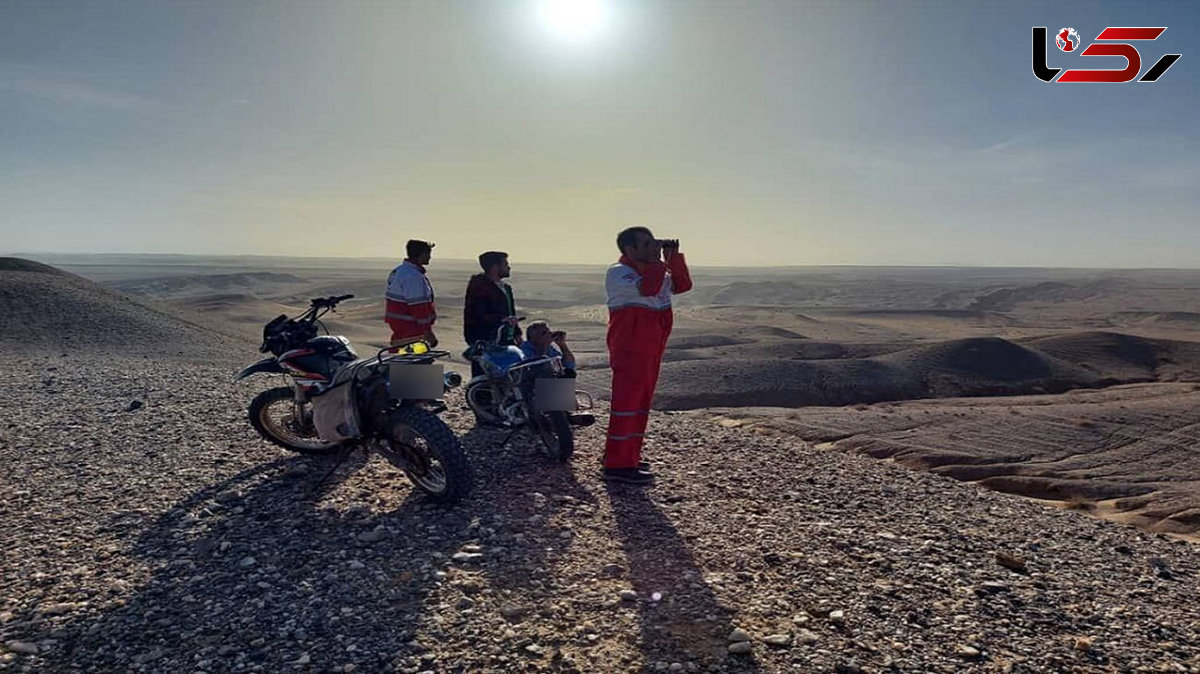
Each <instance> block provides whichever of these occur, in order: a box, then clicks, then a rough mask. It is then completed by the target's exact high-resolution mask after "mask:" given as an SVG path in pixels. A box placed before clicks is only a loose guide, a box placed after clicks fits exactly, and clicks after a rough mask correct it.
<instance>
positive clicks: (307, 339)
mask: <svg viewBox="0 0 1200 674" xmlns="http://www.w3.org/2000/svg"><path fill="white" fill-rule="evenodd" d="M352 297H353V295H341V296H337V297H324V298H316V299H313V300H312V301H311V303H310V306H309V308H308V310H307V311H305V312H304V313H303V314H301V315H299V316H297V317H295V318H288V317H287V316H286V315H281V316H278V317H277V318H275V319H274V320H272V321H271V322H269V323H267V324H266V326H264V327H263V341H262V345H261V346H260V347H259V351H260V352H262V353H270V354H271V355H270V356H268V357H267V358H264V359H262V360H260V361H258V362H257V363H254V364H253V365H250V366H248V367H246V368H245V369H243V370H242V371H241V372H239V373H238V374H237V375H236V376H235V377H234V381H240V380H242V379H245V378H247V377H250V376H252V375H255V374H260V373H263V374H282V375H285V376H286V377H288V378H290V383H289V384H288V385H287V386H280V387H276V388H271V389H268V390H266V391H263V392H262V393H259V394H258V395H257V396H255V398H254V400H253V401H252V402H251V403H250V409H249V418H250V425H251V426H252V427H253V428H254V430H255V431H257V432H258V434H259V435H261V436H262V437H263V438H264V439H266V440H268V441H270V442H272V443H274V444H276V445H279V446H280V447H283V448H284V449H287V450H291V451H294V452H299V453H301V454H309V455H330V454H336V453H341V452H347V453H348V451H349V450H351V449H353V448H356V447H366V448H367V449H368V450H373V451H375V452H376V453H378V454H380V455H381V456H383V458H385V459H386V460H387V461H388V462H390V463H391V464H392V465H394V466H396V467H397V468H399V469H400V470H401V471H403V472H404V474H405V476H406V477H407V478H408V479H409V481H410V482H412V483H413V484H414V485H416V487H417V488H418V489H420V490H421V491H422V492H424V493H425V494H426V495H427V496H428V497H429V498H431V499H432V500H433V501H436V502H439V503H445V504H451V503H454V502H457V501H459V500H460V499H462V498H463V497H464V496H466V494H467V493H468V492H469V491H470V489H471V483H472V475H471V468H470V464H469V463H468V461H467V456H466V454H465V452H464V451H463V448H462V444H461V443H460V442H459V440H458V438H457V437H456V436H455V435H454V432H453V431H451V430H450V427H449V426H447V425H446V424H445V422H443V421H442V420H441V419H440V418H439V417H438V416H437V415H438V414H439V413H440V412H442V411H444V410H445V409H446V406H445V404H444V403H443V402H442V401H441V400H440V398H441V396H442V395H443V394H444V393H445V392H447V391H449V390H450V389H451V388H453V387H455V386H458V385H459V384H461V383H462V377H461V376H460V375H459V374H458V373H457V372H446V373H444V374H442V368H441V366H440V365H436V364H435V361H436V360H437V359H439V358H445V357H447V356H449V355H450V354H449V353H448V352H446V351H432V350H429V348H428V345H426V344H425V343H424V342H417V343H416V344H412V345H409V346H406V347H400V348H399V349H398V350H397V349H396V348H392V347H389V348H384V349H380V350H379V352H378V353H376V354H375V356H374V357H372V358H362V359H360V358H359V357H358V354H357V353H355V351H354V349H353V347H351V345H350V340H349V339H347V338H345V337H342V336H335V335H329V334H328V330H327V329H325V326H324V324H322V323H321V321H320V319H321V317H322V316H324V315H325V314H326V313H328V312H330V311H333V310H334V309H335V307H337V305H338V303H340V302H343V301H345V300H348V299H350V298H352ZM318 328H320V329H323V330H324V332H325V333H326V334H324V335H320V334H318V332H319V331H318ZM432 377H436V381H434V380H432V379H431V378H432ZM342 455H343V456H345V454H342Z"/></svg>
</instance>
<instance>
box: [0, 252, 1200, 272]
mask: <svg viewBox="0 0 1200 674" xmlns="http://www.w3.org/2000/svg"><path fill="white" fill-rule="evenodd" d="M0 257H16V258H22V259H29V260H33V261H35V262H43V263H46V264H53V261H55V260H57V261H61V262H62V263H64V264H72V265H78V266H85V265H86V263H83V262H78V261H75V260H78V259H82V258H97V259H98V260H104V259H105V258H108V259H110V260H117V259H121V258H124V259H130V258H133V259H137V258H142V259H145V261H147V262H152V261H155V260H156V259H163V260H166V259H168V258H170V259H178V258H193V259H194V260H195V261H196V262H197V263H201V262H211V261H213V260H242V259H246V260H253V259H264V260H280V261H286V260H307V261H327V262H350V261H363V262H377V263H381V264H384V265H393V264H398V263H399V262H400V261H401V260H402V259H403V257H404V255H403V253H399V254H398V256H395V257H386V256H378V255H281V254H271V253H219V254H205V253H129V252H106V253H71V252H63V251H2V250H0ZM613 257H614V259H613V260H609V261H607V262H542V261H523V262H518V261H517V260H516V259H515V258H513V259H512V262H513V265H514V270H515V273H519V271H520V267H604V266H607V265H609V264H612V263H613V262H614V261H615V258H616V255H615V254H614V256H613ZM48 261H49V262H48ZM439 264H452V265H454V266H456V267H457V266H460V265H468V266H471V267H476V266H478V264H479V263H478V261H477V260H475V259H469V258H441V257H435V258H434V259H433V262H432V268H435V269H436V267H437V265H439ZM689 267H691V268H693V269H711V270H727V269H748V270H764V271H770V270H775V271H783V270H788V269H819V268H825V267H829V268H846V269H854V268H861V269H947V270H951V269H964V270H968V269H990V270H997V271H1004V270H1013V271H1021V270H1029V271H1037V270H1046V271H1054V270H1063V271H1099V272H1103V271H1185V272H1187V271H1200V264H1198V265H1196V266H1191V267H1115V266H1114V267H1089V266H1068V265H1058V266H1039V265H987V264H984V265H962V264H855V263H832V262H827V263H820V264H777V265H728V264H725V265H722V264H706V263H703V262H702V263H700V264H694V263H689Z"/></svg>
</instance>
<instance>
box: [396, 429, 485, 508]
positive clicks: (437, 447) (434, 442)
mask: <svg viewBox="0 0 1200 674" xmlns="http://www.w3.org/2000/svg"><path fill="white" fill-rule="evenodd" d="M388 424H389V428H388V429H387V430H386V433H385V438H386V445H385V446H386V449H383V450H382V451H383V453H384V458H386V459H387V460H388V461H390V462H391V463H392V465H394V466H396V467H397V468H399V469H401V470H403V471H404V474H405V476H407V477H408V479H409V481H410V482H412V483H413V485H415V486H416V487H417V489H420V490H421V491H422V492H424V493H425V495H426V496H427V497H428V498H429V499H430V500H432V501H434V502H436V503H441V504H444V505H450V504H453V503H457V502H458V501H460V500H462V498H463V497H464V496H466V495H467V494H468V493H470V491H471V483H472V481H473V479H472V475H471V465H470V463H469V462H468V461H467V454H466V452H464V451H463V448H462V443H460V442H459V441H458V438H457V437H456V436H455V435H454V432H453V431H451V430H450V427H449V426H447V425H446V424H445V422H443V421H442V420H441V419H439V418H438V417H437V415H435V414H432V413H430V412H427V411H425V410H423V409H419V408H416V407H402V408H400V409H398V410H396V411H394V412H392V413H391V414H390V415H389V417H388Z"/></svg>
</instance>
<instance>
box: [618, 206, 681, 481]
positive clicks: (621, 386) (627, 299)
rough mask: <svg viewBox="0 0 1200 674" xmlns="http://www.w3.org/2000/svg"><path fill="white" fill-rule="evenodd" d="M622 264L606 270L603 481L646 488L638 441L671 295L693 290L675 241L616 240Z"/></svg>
mask: <svg viewBox="0 0 1200 674" xmlns="http://www.w3.org/2000/svg"><path fill="white" fill-rule="evenodd" d="M617 249H618V250H620V251H621V259H620V261H619V262H617V263H616V264H614V265H612V266H611V267H609V268H608V276H607V277H606V278H605V281H604V287H605V290H606V291H607V292H608V360H609V365H610V367H611V368H612V409H611V411H610V413H609V420H608V439H607V441H606V442H605V445H604V479H605V480H608V481H612V482H627V483H631V484H648V483H650V482H653V480H654V475H653V474H652V473H651V472H650V471H649V464H647V463H646V462H644V461H642V439H643V438H644V437H645V434H646V422H647V421H649V418H650V403H651V402H652V401H653V400H654V389H655V387H656V386H657V385H658V371H659V367H660V366H661V365H662V356H663V352H664V351H665V350H666V348H667V338H669V337H670V336H671V325H672V323H673V321H674V315H673V314H672V313H671V295H672V294H673V293H684V292H687V291H688V290H691V289H692V277H691V275H690V274H689V273H688V268H687V262H686V261H685V260H684V259H683V254H682V253H680V252H679V242H678V241H660V240H657V239H655V238H654V234H653V233H651V232H650V230H649V229H647V228H645V227H630V228H628V229H626V230H624V231H622V232H621V233H620V234H619V235H617Z"/></svg>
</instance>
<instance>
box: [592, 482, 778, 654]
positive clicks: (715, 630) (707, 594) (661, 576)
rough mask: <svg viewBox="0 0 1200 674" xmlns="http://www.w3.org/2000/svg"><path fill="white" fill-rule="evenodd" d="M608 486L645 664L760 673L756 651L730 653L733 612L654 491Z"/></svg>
mask: <svg viewBox="0 0 1200 674" xmlns="http://www.w3.org/2000/svg"><path fill="white" fill-rule="evenodd" d="M606 487H607V490H608V495H609V501H610V503H611V505H612V512H613V516H614V517H615V519H616V527H617V531H618V534H619V535H620V538H621V545H622V547H623V548H624V550H625V556H626V558H627V559H628V561H629V569H628V574H629V580H630V582H631V584H632V585H633V590H634V591H635V592H636V593H637V596H638V599H637V601H638V606H639V620H640V624H641V650H642V653H643V654H644V655H645V659H646V665H647V667H648V668H653V667H654V666H655V665H656V664H657V663H663V662H665V663H668V665H669V664H671V663H676V662H678V663H686V662H695V663H697V664H698V665H700V666H701V668H708V667H710V666H712V665H714V664H718V663H719V664H720V666H721V670H722V671H732V672H756V671H758V669H759V668H758V663H757V661H756V660H755V659H754V656H753V655H752V654H744V655H732V654H730V653H729V650H728V646H729V641H728V637H729V634H730V633H731V632H732V631H733V629H734V620H733V617H734V611H733V610H732V609H730V608H729V607H727V606H725V605H724V604H722V603H721V601H720V600H719V599H718V598H717V596H716V595H715V594H714V593H713V591H712V589H711V588H710V587H709V586H708V584H707V583H706V582H705V580H704V570H703V569H702V568H701V567H700V566H699V564H698V563H697V562H696V559H695V557H694V555H693V554H692V550H691V548H690V546H689V544H688V543H687V541H686V540H685V539H684V538H683V537H682V536H681V535H680V534H679V531H678V530H677V529H676V528H675V525H674V524H672V523H671V521H670V519H668V518H667V516H666V514H665V513H663V511H662V509H661V508H660V507H659V506H658V505H657V504H656V503H655V502H654V501H653V499H652V498H651V497H652V492H649V491H645V490H644V489H643V488H639V487H633V486H627V485H614V484H609V485H606Z"/></svg>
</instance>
